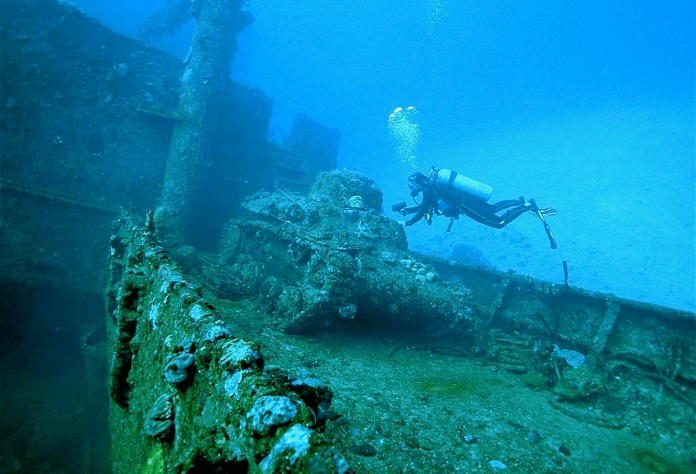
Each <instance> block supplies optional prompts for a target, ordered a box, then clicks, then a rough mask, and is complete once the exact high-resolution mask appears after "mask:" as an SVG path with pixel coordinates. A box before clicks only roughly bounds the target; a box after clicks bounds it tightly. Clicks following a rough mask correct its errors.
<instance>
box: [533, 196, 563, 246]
mask: <svg viewBox="0 0 696 474" xmlns="http://www.w3.org/2000/svg"><path fill="white" fill-rule="evenodd" d="M529 204H531V207H532V208H531V209H530V210H529V212H531V213H532V214H534V215H535V216H537V217H538V218H539V219H540V220H541V222H542V223H543V224H544V231H545V232H546V236H547V237H548V238H549V245H550V246H551V248H552V249H554V250H555V249H557V248H558V243H557V242H556V239H555V238H554V236H553V232H551V227H550V226H549V223H548V222H546V219H545V218H544V216H555V215H556V214H557V213H558V211H556V209H553V208H551V207H545V208H543V209H539V206H537V203H536V201H535V200H534V199H530V200H529Z"/></svg>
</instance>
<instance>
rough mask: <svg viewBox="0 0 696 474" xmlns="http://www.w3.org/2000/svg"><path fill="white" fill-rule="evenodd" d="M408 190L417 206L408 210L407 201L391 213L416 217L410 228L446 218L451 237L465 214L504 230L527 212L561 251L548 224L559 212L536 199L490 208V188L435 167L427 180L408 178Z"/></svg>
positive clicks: (502, 202)
mask: <svg viewBox="0 0 696 474" xmlns="http://www.w3.org/2000/svg"><path fill="white" fill-rule="evenodd" d="M408 187H409V189H410V190H411V197H412V198H413V201H414V202H415V203H416V204H417V205H416V206H413V207H408V204H407V203H406V202H405V201H404V202H400V203H398V204H394V205H393V206H392V211H394V212H399V213H400V214H401V215H402V216H407V215H409V214H414V213H415V215H414V216H413V217H412V218H410V219H409V220H408V221H406V225H407V226H411V225H413V224H415V223H416V222H418V221H420V220H421V219H423V218H425V221H426V222H427V223H428V225H430V224H432V219H433V216H434V215H438V216H445V217H449V218H450V222H449V224H448V225H447V232H448V233H449V232H450V231H451V230H452V224H454V221H455V220H456V219H459V215H460V214H464V215H466V216H467V217H470V218H471V219H473V220H475V221H477V222H480V223H481V224H485V225H487V226H489V227H494V228H496V229H502V228H503V227H505V226H506V225H508V224H509V223H510V222H512V221H514V220H515V219H517V218H518V217H519V216H521V215H522V214H524V213H525V212H529V213H530V214H532V215H535V216H537V217H538V218H539V219H540V220H541V222H542V223H543V224H544V230H545V231H546V235H547V237H548V238H549V244H550V245H551V248H552V249H556V248H558V244H557V243H556V239H554V237H553V234H552V233H551V228H550V227H549V224H548V222H546V216H553V215H555V214H556V210H555V209H552V208H550V207H546V208H543V209H540V208H539V207H538V206H537V204H536V202H535V201H534V199H530V200H529V201H525V199H524V197H522V196H520V197H519V198H517V199H508V200H505V201H499V202H496V203H494V204H489V203H488V202H487V201H488V199H490V197H491V194H492V193H493V188H492V187H491V186H488V185H487V184H483V183H480V182H478V181H476V180H473V179H471V178H468V177H466V176H464V175H461V174H458V173H457V172H456V171H452V170H448V169H444V168H443V169H439V170H438V169H437V168H435V167H432V168H431V169H430V174H429V175H428V176H426V175H424V174H423V173H418V172H416V173H413V174H412V175H411V176H410V177H409V178H408ZM421 193H422V194H423V197H422V199H421V202H420V203H418V201H416V196H418V195H419V194H421ZM506 209H507V210H506ZM503 210H506V211H505V213H504V214H502V215H498V214H497V213H498V212H500V211H503Z"/></svg>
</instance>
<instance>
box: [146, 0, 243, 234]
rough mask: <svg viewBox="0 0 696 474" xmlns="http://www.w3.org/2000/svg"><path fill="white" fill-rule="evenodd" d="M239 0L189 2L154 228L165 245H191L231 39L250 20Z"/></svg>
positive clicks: (230, 54)
mask: <svg viewBox="0 0 696 474" xmlns="http://www.w3.org/2000/svg"><path fill="white" fill-rule="evenodd" d="M243 5H244V1H243V0H194V1H193V2H192V14H193V16H194V18H196V21H197V23H196V28H195V31H194V34H193V39H192V41H191V49H190V51H189V54H188V57H187V58H186V60H185V63H186V67H185V69H184V75H183V77H182V80H181V95H180V98H179V116H180V118H181V120H180V121H179V122H178V123H177V124H176V125H175V127H174V131H173V134H172V141H171V145H170V148H169V156H168V157H167V169H166V172H165V176H164V185H163V188H162V196H161V199H160V204H159V207H158V208H157V211H156V214H155V220H156V223H157V228H158V230H159V231H160V232H162V237H163V239H164V242H165V243H166V244H167V245H178V244H182V243H184V242H191V241H192V240H193V237H194V230H195V224H194V221H195V217H196V215H198V214H199V213H200V212H201V209H200V206H199V201H200V196H201V193H203V192H204V189H203V185H204V184H205V180H206V178H207V177H208V176H207V175H208V173H207V171H208V170H209V168H210V162H209V156H208V147H209V145H210V143H211V141H212V139H213V133H214V131H215V127H216V125H217V122H218V118H219V115H220V109H219V107H218V106H217V103H218V100H217V98H218V96H219V95H220V94H222V93H223V91H224V85H225V83H226V81H228V80H229V75H230V62H231V61H232V59H233V57H234V53H235V52H236V49H237V43H236V37H237V34H239V33H240V32H241V31H242V30H243V29H244V28H245V27H246V26H247V25H249V24H250V23H251V22H252V21H253V17H252V16H251V13H249V12H248V11H242V7H243Z"/></svg>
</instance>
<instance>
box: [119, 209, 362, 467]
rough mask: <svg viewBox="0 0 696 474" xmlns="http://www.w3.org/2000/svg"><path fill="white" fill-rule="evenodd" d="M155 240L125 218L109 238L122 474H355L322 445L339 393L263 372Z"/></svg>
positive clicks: (150, 228)
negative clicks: (334, 394) (325, 425)
mask: <svg viewBox="0 0 696 474" xmlns="http://www.w3.org/2000/svg"><path fill="white" fill-rule="evenodd" d="M153 233H154V225H153V220H152V217H151V216H150V219H149V222H148V224H146V226H145V227H138V226H136V225H134V224H133V223H132V222H130V221H129V220H128V219H126V218H123V219H121V220H120V221H118V222H117V224H116V226H115V231H114V234H113V235H112V237H111V256H110V259H109V279H110V282H109V287H108V292H107V323H108V328H109V331H108V332H109V350H110V364H109V390H110V396H111V403H110V430H111V437H112V454H111V457H112V465H113V472H114V473H115V474H121V473H124V474H125V473H128V474H132V473H136V472H153V473H154V472H179V473H185V472H194V471H195V472H261V473H273V472H293V473H294V472H297V473H303V472H309V469H310V468H309V466H312V469H314V470H313V471H312V472H328V473H348V472H351V468H350V466H349V465H348V464H347V462H346V461H345V460H344V458H343V457H342V456H341V454H340V453H339V452H338V451H336V450H335V449H334V448H333V447H332V446H331V445H330V444H329V443H328V442H327V441H326V440H325V439H324V438H323V437H322V435H321V434H320V430H321V426H322V424H323V421H324V420H325V418H326V410H327V408H328V405H329V404H330V402H331V398H332V393H331V391H330V390H329V388H328V387H327V386H326V385H325V384H323V383H322V382H320V381H318V380H316V379H308V380H304V379H297V378H294V377H292V376H291V375H290V374H289V373H286V372H285V371H283V370H282V369H278V368H274V369H269V370H266V369H264V358H263V355H262V353H261V351H260V350H259V346H258V345H257V344H256V343H255V342H254V341H251V340H247V339H240V338H235V337H234V334H233V329H232V328H231V327H230V326H229V325H228V324H227V323H226V322H225V317H224V315H223V314H221V313H220V312H218V311H217V310H216V308H215V307H214V306H213V305H211V304H210V303H209V302H208V301H207V300H206V299H205V298H204V297H203V291H202V288H201V287H200V286H198V285H197V284H196V283H194V282H192V281H190V280H189V279H187V278H186V277H185V276H184V275H183V274H182V273H181V271H180V270H179V268H178V267H177V265H176V264H175V263H173V262H172V260H171V259H170V258H169V255H168V254H167V252H166V251H165V249H164V248H163V247H162V246H161V245H160V244H159V243H158V242H157V241H156V240H155V238H154V237H153ZM316 469H319V471H317V470H316Z"/></svg>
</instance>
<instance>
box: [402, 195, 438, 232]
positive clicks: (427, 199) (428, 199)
mask: <svg viewBox="0 0 696 474" xmlns="http://www.w3.org/2000/svg"><path fill="white" fill-rule="evenodd" d="M436 200H437V194H436V193H435V191H434V190H433V189H427V190H425V191H423V201H422V202H421V205H420V206H419V207H418V212H417V213H416V215H415V216H413V217H412V218H410V219H409V220H407V221H406V224H405V225H407V226H411V225H413V224H415V223H416V222H418V221H419V220H421V219H422V218H423V216H425V213H426V212H428V211H429V210H430V208H432V207H433V204H434V203H435V201H436Z"/></svg>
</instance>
